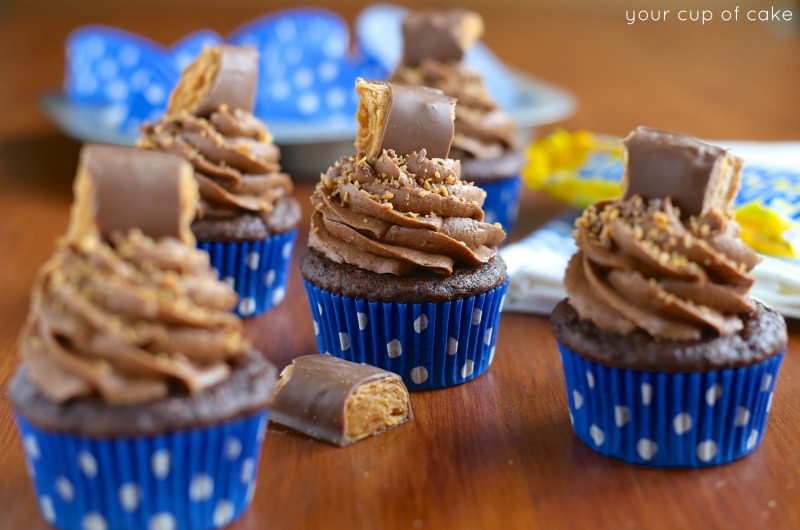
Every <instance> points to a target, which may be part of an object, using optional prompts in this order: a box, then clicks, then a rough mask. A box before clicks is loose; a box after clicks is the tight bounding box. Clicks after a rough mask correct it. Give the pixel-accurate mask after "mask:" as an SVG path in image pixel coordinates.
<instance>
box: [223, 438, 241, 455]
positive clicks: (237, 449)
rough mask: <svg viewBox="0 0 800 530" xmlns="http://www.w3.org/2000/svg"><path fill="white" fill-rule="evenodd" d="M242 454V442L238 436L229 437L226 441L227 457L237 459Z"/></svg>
mask: <svg viewBox="0 0 800 530" xmlns="http://www.w3.org/2000/svg"><path fill="white" fill-rule="evenodd" d="M240 454H242V442H241V441H239V439H238V438H236V437H231V438H228V440H227V441H226V442H225V458H227V459H228V460H236V459H237V458H239V455H240Z"/></svg>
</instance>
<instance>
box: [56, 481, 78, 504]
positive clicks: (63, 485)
mask: <svg viewBox="0 0 800 530" xmlns="http://www.w3.org/2000/svg"><path fill="white" fill-rule="evenodd" d="M56 491H57V492H58V495H59V497H61V499H62V500H63V501H64V502H72V499H74V498H75V489H74V488H73V487H72V482H70V481H69V480H68V479H67V477H58V478H57V479H56Z"/></svg>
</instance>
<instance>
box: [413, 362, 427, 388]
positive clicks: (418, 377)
mask: <svg viewBox="0 0 800 530" xmlns="http://www.w3.org/2000/svg"><path fill="white" fill-rule="evenodd" d="M410 375H411V380H412V381H413V382H414V383H415V384H418V385H421V384H422V383H424V382H425V381H427V380H428V369H427V368H425V367H424V366H417V367H414V368H412V369H411V374H410Z"/></svg>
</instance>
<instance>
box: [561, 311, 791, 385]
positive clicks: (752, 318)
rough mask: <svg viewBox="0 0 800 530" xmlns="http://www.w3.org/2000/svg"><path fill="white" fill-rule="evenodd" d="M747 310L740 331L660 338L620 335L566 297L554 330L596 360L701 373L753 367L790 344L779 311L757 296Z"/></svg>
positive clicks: (563, 340)
mask: <svg viewBox="0 0 800 530" xmlns="http://www.w3.org/2000/svg"><path fill="white" fill-rule="evenodd" d="M754 303H755V306H756V310H755V311H754V312H753V313H752V314H750V315H743V316H742V322H743V324H744V327H743V329H742V330H741V331H740V332H738V333H732V334H730V335H722V336H716V335H714V336H708V337H706V338H702V339H699V340H674V339H657V338H653V337H651V336H650V335H649V334H647V333H645V332H644V331H641V330H637V331H634V332H633V333H628V334H626V335H620V334H618V333H610V332H607V331H603V330H602V329H600V328H598V327H597V326H595V325H594V324H593V323H592V322H591V321H588V320H581V318H580V317H579V316H578V313H577V312H576V311H575V309H573V307H572V306H571V305H569V302H568V300H567V299H565V300H562V301H561V302H560V303H559V304H558V305H557V306H556V308H555V309H554V310H553V313H552V315H551V316H550V322H551V324H552V325H553V333H554V334H555V336H556V339H558V341H559V342H561V343H562V344H563V345H564V346H566V347H567V348H569V349H571V350H572V351H574V352H575V353H578V354H580V355H581V356H583V357H585V358H587V359H590V360H592V361H595V362H597V363H601V364H605V365H608V366H613V367H615V368H628V369H632V370H648V371H657V372H700V371H706V370H716V369H724V368H735V367H739V366H749V365H752V364H755V363H757V362H760V361H763V360H765V359H767V358H769V357H772V356H774V355H776V354H778V353H780V352H781V351H783V350H785V349H786V342H787V337H786V322H785V321H784V319H783V317H782V316H781V315H780V314H778V313H777V312H776V311H775V310H773V309H771V308H769V307H767V306H766V305H764V304H762V303H761V302H758V301H755V300H754Z"/></svg>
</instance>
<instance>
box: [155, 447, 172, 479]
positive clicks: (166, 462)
mask: <svg viewBox="0 0 800 530" xmlns="http://www.w3.org/2000/svg"><path fill="white" fill-rule="evenodd" d="M170 460H171V457H170V454H169V451H167V450H166V449H158V450H156V451H155V452H154V453H153V456H152V457H150V469H152V471H153V476H155V477H156V478H158V479H163V478H166V476H167V475H169V468H170Z"/></svg>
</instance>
